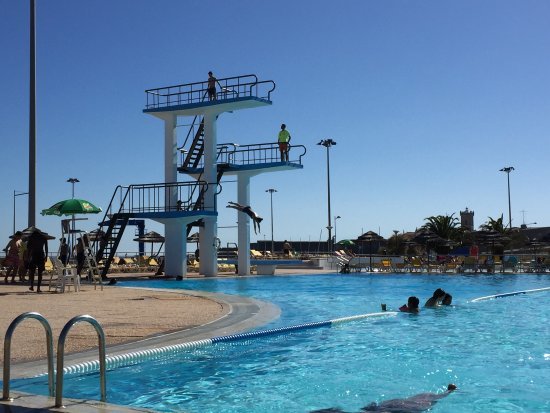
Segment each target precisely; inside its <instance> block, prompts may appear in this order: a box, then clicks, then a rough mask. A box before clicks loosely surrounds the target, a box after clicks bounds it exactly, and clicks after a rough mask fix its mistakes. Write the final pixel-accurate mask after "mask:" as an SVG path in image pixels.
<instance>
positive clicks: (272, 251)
mask: <svg viewBox="0 0 550 413" xmlns="http://www.w3.org/2000/svg"><path fill="white" fill-rule="evenodd" d="M265 192H269V197H270V201H271V253H272V254H274V253H275V251H274V245H275V241H274V239H273V192H277V190H276V189H273V188H269V189H266V190H265ZM264 245H265V243H264Z"/></svg>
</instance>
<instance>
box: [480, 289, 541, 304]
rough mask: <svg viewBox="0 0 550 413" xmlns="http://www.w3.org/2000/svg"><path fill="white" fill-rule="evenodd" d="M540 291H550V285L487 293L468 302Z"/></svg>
mask: <svg viewBox="0 0 550 413" xmlns="http://www.w3.org/2000/svg"><path fill="white" fill-rule="evenodd" d="M542 291H550V287H544V288H536V289H534V290H523V291H514V292H512V293H504V294H495V295H487V296H485V297H478V298H474V299H473V300H470V302H471V303H476V302H478V301H485V300H492V299H494V298H502V297H511V296H513V295H521V294H530V293H539V292H542Z"/></svg>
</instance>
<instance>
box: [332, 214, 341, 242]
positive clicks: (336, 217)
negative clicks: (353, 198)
mask: <svg viewBox="0 0 550 413" xmlns="http://www.w3.org/2000/svg"><path fill="white" fill-rule="evenodd" d="M340 218H342V217H341V216H340V215H337V216H335V217H334V242H338V238H336V220H337V219H340Z"/></svg>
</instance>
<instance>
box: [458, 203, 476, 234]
mask: <svg viewBox="0 0 550 413" xmlns="http://www.w3.org/2000/svg"><path fill="white" fill-rule="evenodd" d="M460 225H461V226H462V227H463V228H466V229H468V230H470V231H473V230H474V211H469V210H468V208H466V210H465V211H460Z"/></svg>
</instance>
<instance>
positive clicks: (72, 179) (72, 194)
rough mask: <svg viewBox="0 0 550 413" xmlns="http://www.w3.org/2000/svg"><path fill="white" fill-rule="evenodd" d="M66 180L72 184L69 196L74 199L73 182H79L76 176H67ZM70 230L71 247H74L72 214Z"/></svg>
mask: <svg viewBox="0 0 550 413" xmlns="http://www.w3.org/2000/svg"><path fill="white" fill-rule="evenodd" d="M67 182H69V183H70V184H71V186H72V188H71V197H72V198H73V199H74V184H76V183H77V182H80V181H79V180H78V178H69V179H67ZM71 230H72V231H71V232H72V235H71V237H70V238H71V247H74V233H75V222H74V215H73V216H72V225H71Z"/></svg>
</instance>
